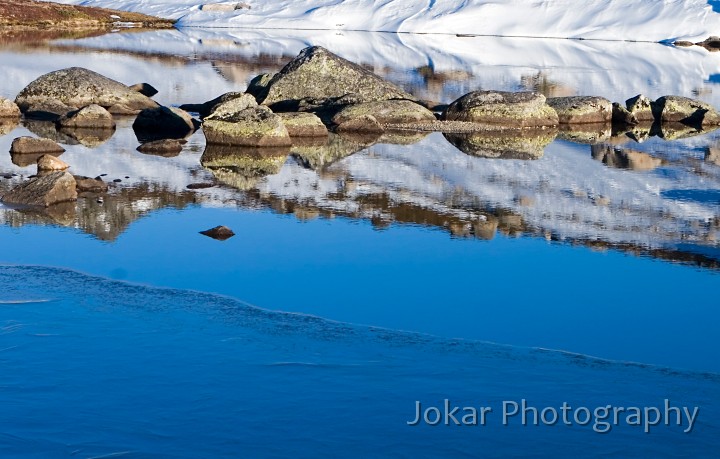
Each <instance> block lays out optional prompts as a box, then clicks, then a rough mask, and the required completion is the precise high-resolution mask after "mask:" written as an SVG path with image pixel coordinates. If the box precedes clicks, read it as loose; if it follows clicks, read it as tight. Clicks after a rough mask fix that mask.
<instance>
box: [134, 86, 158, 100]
mask: <svg viewBox="0 0 720 459" xmlns="http://www.w3.org/2000/svg"><path fill="white" fill-rule="evenodd" d="M129 88H130V89H132V90H133V91H137V92H139V93H140V94H142V95H143V96H147V97H152V96H154V95H155V94H157V93H158V90H157V89H155V88H154V87H153V86H152V85H151V84H150V83H137V84H134V85H132V86H129Z"/></svg>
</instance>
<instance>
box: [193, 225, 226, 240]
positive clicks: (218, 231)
mask: <svg viewBox="0 0 720 459" xmlns="http://www.w3.org/2000/svg"><path fill="white" fill-rule="evenodd" d="M200 234H203V235H205V236H208V237H211V238H213V239H217V240H219V241H224V240H226V239H230V238H231V237H233V236H235V233H234V232H233V230H231V229H230V228H228V227H227V226H222V225H221V226H216V227H215V228H210V229H209V230H205V231H200Z"/></svg>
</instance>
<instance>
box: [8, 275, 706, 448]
mask: <svg viewBox="0 0 720 459" xmlns="http://www.w3.org/2000/svg"><path fill="white" fill-rule="evenodd" d="M0 291H2V292H3V293H2V297H3V299H4V300H13V299H14V300H19V299H25V300H50V301H48V302H36V303H23V304H2V305H1V306H0V364H1V365H2V368H3V372H2V373H1V374H0V387H1V388H2V390H1V391H0V403H1V404H2V406H3V410H2V411H1V412H0V455H2V457H133V458H143V457H153V458H156V457H168V458H170V457H173V458H178V457H218V458H220V457H606V456H608V455H617V454H621V455H623V456H625V457H628V456H638V455H642V456H643V457H687V453H688V451H692V457H716V456H714V454H716V452H717V447H718V438H720V429H719V428H718V425H720V424H719V423H718V422H719V421H720V403H719V400H720V398H719V396H720V380H719V379H718V376H716V375H710V374H707V373H697V372H677V371H667V370H664V369H661V368H654V367H648V366H644V365H631V364H622V363H613V362H609V361H603V360H596V359H592V358H588V357H584V356H580V355H572V354H563V353H557V352H549V351H537V350H528V349H523V348H513V347H505V346H498V345H492V344H486V343H482V342H474V341H468V340H449V339H441V338H434V337H431V336H427V335H422V334H416V333H403V332H397V331H392V330H386V329H380V328H371V327H362V326H352V325H347V324H343V323H339V322H334V321H327V320H323V319H319V318H315V317H312V316H307V315H297V314H288V313H275V312H269V311H265V310H261V309H257V308H254V307H250V306H248V305H246V304H245V303H242V302H238V301H236V300H233V299H230V298H227V297H220V296H213V295H209V294H203V293H192V292H187V291H178V290H168V289H157V288H151V287H143V286H139V285H134V284H127V283H123V282H118V281H111V280H106V279H102V278H96V277H89V276H86V275H82V274H78V273H75V272H71V271H66V270H60V269H52V268H42V267H2V268H0ZM446 398H447V399H449V400H451V401H452V403H457V404H458V405H461V406H477V407H480V406H490V407H494V413H492V412H491V413H490V414H489V415H488V417H487V418H486V423H485V425H477V426H455V425H449V426H446V425H439V426H434V427H431V426H428V425H424V426H414V427H413V426H409V425H407V422H408V421H412V419H413V416H414V407H415V402H416V401H420V402H421V403H423V404H424V405H423V406H429V405H430V404H442V403H443V400H444V399H446ZM521 399H526V400H527V401H528V403H529V404H531V405H532V406H536V407H540V408H543V407H550V406H555V407H559V406H560V405H561V404H562V403H563V402H567V403H568V404H569V406H571V407H572V406H574V407H590V408H593V407H597V406H605V405H613V406H626V407H627V406H662V404H663V403H664V400H665V399H667V400H670V401H671V403H673V404H674V405H677V406H697V407H699V409H700V411H699V415H698V417H697V421H696V423H695V425H694V428H693V430H692V432H690V433H683V430H684V429H687V427H688V423H687V422H685V424H684V427H683V426H677V425H671V426H665V425H660V426H654V427H651V428H650V433H644V431H643V427H636V426H628V425H625V424H620V425H618V426H614V427H613V428H612V430H610V431H609V432H607V433H605V434H600V433H596V432H595V431H594V430H593V429H592V426H591V425H589V426H579V425H572V426H568V425H564V424H559V425H555V426H546V425H538V426H534V425H528V426H523V425H521V422H520V420H519V419H516V418H510V419H509V422H508V425H507V426H504V425H503V423H502V416H501V407H502V403H503V402H504V401H506V402H513V401H514V402H518V403H519V402H520V400H521ZM519 444H524V445H530V444H532V452H531V453H530V454H528V453H527V452H525V453H522V454H520V453H518V448H517V446H518V445H519ZM113 455H115V456H113Z"/></svg>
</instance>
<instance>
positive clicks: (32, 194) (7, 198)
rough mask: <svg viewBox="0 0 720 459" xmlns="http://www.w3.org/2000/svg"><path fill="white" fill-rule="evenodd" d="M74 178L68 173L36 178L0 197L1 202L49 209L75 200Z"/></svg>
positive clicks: (54, 173) (56, 173) (55, 173)
mask: <svg viewBox="0 0 720 459" xmlns="http://www.w3.org/2000/svg"><path fill="white" fill-rule="evenodd" d="M75 186H76V184H75V178H74V177H73V176H72V174H70V173H68V172H53V173H50V174H47V175H42V176H37V177H35V178H32V179H30V180H28V181H26V182H24V183H21V184H20V185H18V186H16V187H15V188H13V189H12V190H10V191H9V192H7V193H5V195H3V197H2V202H4V203H6V204H15V205H23V206H37V207H49V206H51V205H53V204H57V203H60V202H67V201H74V200H76V199H77V191H76V189H75Z"/></svg>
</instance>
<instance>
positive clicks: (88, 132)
mask: <svg viewBox="0 0 720 459" xmlns="http://www.w3.org/2000/svg"><path fill="white" fill-rule="evenodd" d="M58 132H59V133H60V134H64V135H67V136H68V137H70V138H71V139H73V140H74V141H76V142H77V143H79V144H81V145H83V146H85V147H88V148H97V147H99V146H100V145H102V144H104V143H105V142H107V141H108V140H110V138H111V137H112V136H113V134H115V129H91V128H62V129H59V130H58Z"/></svg>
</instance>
